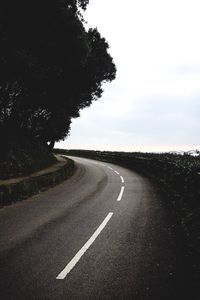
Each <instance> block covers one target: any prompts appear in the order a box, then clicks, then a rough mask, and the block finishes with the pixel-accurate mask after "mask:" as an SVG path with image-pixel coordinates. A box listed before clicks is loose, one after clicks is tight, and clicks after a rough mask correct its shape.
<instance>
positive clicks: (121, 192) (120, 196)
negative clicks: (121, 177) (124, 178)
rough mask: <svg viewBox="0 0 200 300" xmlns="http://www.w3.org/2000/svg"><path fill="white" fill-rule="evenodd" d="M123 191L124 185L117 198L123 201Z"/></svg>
mask: <svg viewBox="0 0 200 300" xmlns="http://www.w3.org/2000/svg"><path fill="white" fill-rule="evenodd" d="M123 193H124V186H122V187H121V191H120V193H119V196H118V198H117V201H121V200H122V196H123Z"/></svg>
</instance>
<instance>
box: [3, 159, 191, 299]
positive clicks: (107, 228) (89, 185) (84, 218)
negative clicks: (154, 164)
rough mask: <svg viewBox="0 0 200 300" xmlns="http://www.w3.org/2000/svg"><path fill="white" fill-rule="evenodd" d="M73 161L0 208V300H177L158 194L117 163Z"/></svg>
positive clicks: (177, 261)
mask: <svg viewBox="0 0 200 300" xmlns="http://www.w3.org/2000/svg"><path fill="white" fill-rule="evenodd" d="M74 160H75V161H76V166H77V168H76V172H75V174H74V175H73V176H72V177H71V178H70V179H68V180H67V181H65V182H64V183H62V184H60V185H58V186H57V187H55V188H52V189H50V190H48V191H46V192H43V193H40V194H39V195H36V196H34V197H31V198H29V199H27V200H25V201H23V202H21V203H17V204H13V205H11V206H8V207H5V208H2V209H1V210H0V299H1V300H6V299H13V300H16V299H20V300H23V299H37V300H40V299H83V300H84V299H124V300H128V299H133V300H146V299H152V300H165V299H166V300H174V299H176V300H179V299H184V295H185V291H186V289H187V286H186V285H185V283H184V281H183V273H184V267H183V261H182V255H181V243H180V241H179V238H178V236H176V234H175V233H174V225H175V224H174V220H173V218H172V217H171V214H170V213H169V211H168V208H166V205H165V204H164V203H165V201H164V200H163V199H162V198H161V196H160V195H159V192H158V191H157V190H156V189H155V187H153V186H152V184H151V183H150V182H149V181H148V179H146V178H144V177H142V176H141V175H138V174H137V173H134V172H132V171H130V170H127V169H125V168H123V167H120V166H116V165H112V164H107V163H102V162H97V161H93V160H88V159H80V158H74Z"/></svg>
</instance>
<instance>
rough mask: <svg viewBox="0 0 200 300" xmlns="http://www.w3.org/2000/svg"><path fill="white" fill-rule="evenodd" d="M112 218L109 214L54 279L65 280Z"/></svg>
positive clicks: (111, 214)
mask: <svg viewBox="0 0 200 300" xmlns="http://www.w3.org/2000/svg"><path fill="white" fill-rule="evenodd" d="M112 216H113V213H112V212H110V213H109V214H108V215H107V217H106V218H105V219H104V221H103V222H102V223H101V225H100V226H99V227H98V228H97V230H96V231H95V232H94V233H93V235H92V236H91V238H90V239H89V240H88V241H87V242H86V243H85V245H84V246H83V247H82V248H81V249H80V250H79V251H78V252H77V254H76V255H75V256H74V257H73V258H72V260H71V261H70V262H69V263H68V264H67V266H66V267H65V268H64V269H63V270H62V272H60V274H59V275H58V276H57V277H56V279H65V277H66V276H67V274H68V273H69V272H70V271H71V270H72V269H73V268H74V267H75V265H76V264H77V262H78V261H79V260H80V259H81V257H82V256H83V254H84V253H85V252H86V251H87V250H88V248H89V247H90V246H91V245H92V244H93V243H94V241H95V240H96V238H97V237H98V235H99V234H100V233H101V231H102V230H103V229H104V227H105V226H106V224H107V223H108V221H109V220H110V219H111V217H112Z"/></svg>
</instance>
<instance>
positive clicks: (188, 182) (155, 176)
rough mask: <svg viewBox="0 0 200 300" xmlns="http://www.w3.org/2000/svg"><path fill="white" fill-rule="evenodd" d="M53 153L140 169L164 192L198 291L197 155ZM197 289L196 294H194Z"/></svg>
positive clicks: (199, 212)
mask: <svg viewBox="0 0 200 300" xmlns="http://www.w3.org/2000/svg"><path fill="white" fill-rule="evenodd" d="M54 152H55V153H60V154H61V153H62V154H65V155H72V156H79V157H85V158H91V159H95V160H101V161H105V162H109V163H115V164H118V165H122V166H125V167H127V168H129V169H132V170H135V171H137V172H138V173H142V174H144V175H145V176H147V177H149V178H150V179H151V180H152V181H154V182H155V183H156V184H157V186H158V187H159V188H160V189H161V191H162V192H163V194H164V195H165V199H166V200H167V203H168V204H169V206H170V208H171V209H173V213H175V215H176V218H177V221H178V223H179V224H180V226H181V228H182V229H183V232H184V239H185V255H186V261H187V264H188V265H189V269H192V270H191V272H192V274H193V283H194V291H193V292H194V294H196V297H198V296H200V295H199V292H198V290H199V286H198V284H199V277H200V274H199V271H200V264H199V257H200V205H199V204H200V157H199V156H198V157H191V156H189V155H177V154H170V153H163V154H154V153H140V152H139V153H137V152H135V153H125V152H105V151H104V152H101V151H88V150H61V149H55V150H54ZM197 293H198V296H197Z"/></svg>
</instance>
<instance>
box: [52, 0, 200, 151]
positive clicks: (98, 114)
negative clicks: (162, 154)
mask: <svg viewBox="0 0 200 300" xmlns="http://www.w3.org/2000/svg"><path fill="white" fill-rule="evenodd" d="M199 14H200V1H199V0H124V1H123V2H122V1H119V0H90V4H89V6H88V9H87V11H86V13H85V19H86V20H87V21H88V25H89V26H91V27H97V28H98V30H99V31H100V33H101V34H102V36H104V37H105V38H106V40H107V41H108V43H109V45H110V50H109V51H110V53H111V55H112V57H113V58H114V61H115V64H116V66H117V78H116V80H115V81H113V82H112V83H109V84H106V85H104V87H103V88H104V93H103V96H102V98H101V99H99V100H98V101H97V102H94V103H93V104H92V106H91V107H89V108H86V109H84V110H83V111H82V112H81V117H80V118H78V119H74V120H73V123H72V127H71V134H70V136H69V137H68V138H67V139H66V140H65V141H63V142H60V143H57V144H56V147H59V148H67V149H93V150H97V149H99V150H120V151H138V150H139V151H169V150H185V151H186V150H191V149H197V148H200V17H199Z"/></svg>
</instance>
